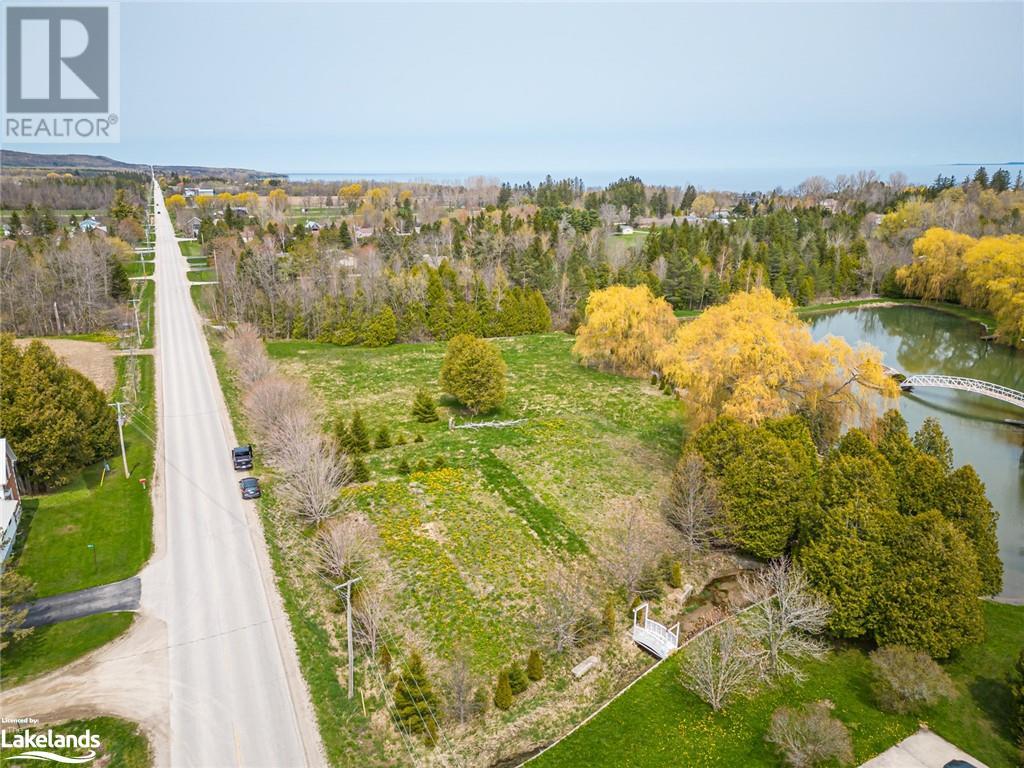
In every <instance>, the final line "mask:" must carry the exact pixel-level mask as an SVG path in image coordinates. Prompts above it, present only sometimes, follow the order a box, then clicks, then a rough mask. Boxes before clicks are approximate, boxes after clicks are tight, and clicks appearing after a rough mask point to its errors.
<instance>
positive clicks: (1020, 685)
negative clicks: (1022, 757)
mask: <svg viewBox="0 0 1024 768" xmlns="http://www.w3.org/2000/svg"><path fill="white" fill-rule="evenodd" d="M1010 696H1011V697H1012V700H1013V710H1012V711H1011V713H1010V725H1011V727H1012V728H1013V732H1014V734H1015V735H1016V736H1017V744H1018V745H1020V746H1021V747H1022V748H1024V649H1022V650H1021V652H1020V653H1019V654H1018V655H1017V661H1016V662H1015V663H1014V665H1013V670H1012V671H1011V672H1010Z"/></svg>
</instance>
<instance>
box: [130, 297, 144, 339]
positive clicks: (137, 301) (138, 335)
mask: <svg viewBox="0 0 1024 768" xmlns="http://www.w3.org/2000/svg"><path fill="white" fill-rule="evenodd" d="M128 301H129V302H130V303H131V305H132V309H133V310H135V338H136V339H137V343H138V348H139V349H142V328H141V327H140V326H139V304H140V303H141V302H142V299H128Z"/></svg>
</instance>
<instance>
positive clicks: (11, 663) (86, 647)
mask: <svg viewBox="0 0 1024 768" xmlns="http://www.w3.org/2000/svg"><path fill="white" fill-rule="evenodd" d="M134 618H135V616H134V614H132V613H101V614H97V615H95V616H86V617H85V618H82V619H72V620H71V621H64V622H61V623H60V624H51V625H49V626H46V627H37V628H36V629H35V631H33V632H32V634H31V635H28V636H27V637H25V638H22V639H21V640H18V641H16V642H13V643H11V644H10V645H9V646H8V647H7V648H5V649H4V651H3V664H2V665H0V680H2V682H3V687H4V688H10V687H12V686H15V685H18V684H19V683H23V682H24V681H25V680H27V679H29V678H31V677H35V676H36V675H40V674H42V673H44V672H49V671H50V670H53V669H56V668H57V667H63V666H64V665H65V664H70V663H71V662H72V661H74V660H75V659H77V658H79V657H80V656H84V655H85V654H87V653H88V652H89V651H92V650H94V649H96V648H99V647H100V646H101V645H106V644H107V643H109V642H110V641H111V640H113V639H114V638H115V637H118V636H119V635H121V634H122V633H124V632H126V631H127V630H128V627H130V626H131V625H132V620H133V619H134Z"/></svg>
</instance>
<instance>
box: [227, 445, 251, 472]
mask: <svg viewBox="0 0 1024 768" xmlns="http://www.w3.org/2000/svg"><path fill="white" fill-rule="evenodd" d="M231 463H232V464H234V465H235V469H236V470H238V471H239V472H241V471H243V470H246V469H252V446H251V445H240V446H238V447H237V448H232V449H231Z"/></svg>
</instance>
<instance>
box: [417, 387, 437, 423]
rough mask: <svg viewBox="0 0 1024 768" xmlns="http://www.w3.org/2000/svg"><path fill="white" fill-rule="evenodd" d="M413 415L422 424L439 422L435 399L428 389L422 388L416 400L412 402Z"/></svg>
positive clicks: (418, 391)
mask: <svg viewBox="0 0 1024 768" xmlns="http://www.w3.org/2000/svg"><path fill="white" fill-rule="evenodd" d="M412 415H413V416H415V417H416V421H418V422H420V423H421V424H429V423H430V422H432V421H437V419H438V416H437V406H436V405H435V404H434V398H432V397H431V396H430V393H429V392H427V390H426V389H422V388H421V389H418V390H417V391H416V398H415V399H414V400H413V401H412Z"/></svg>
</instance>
